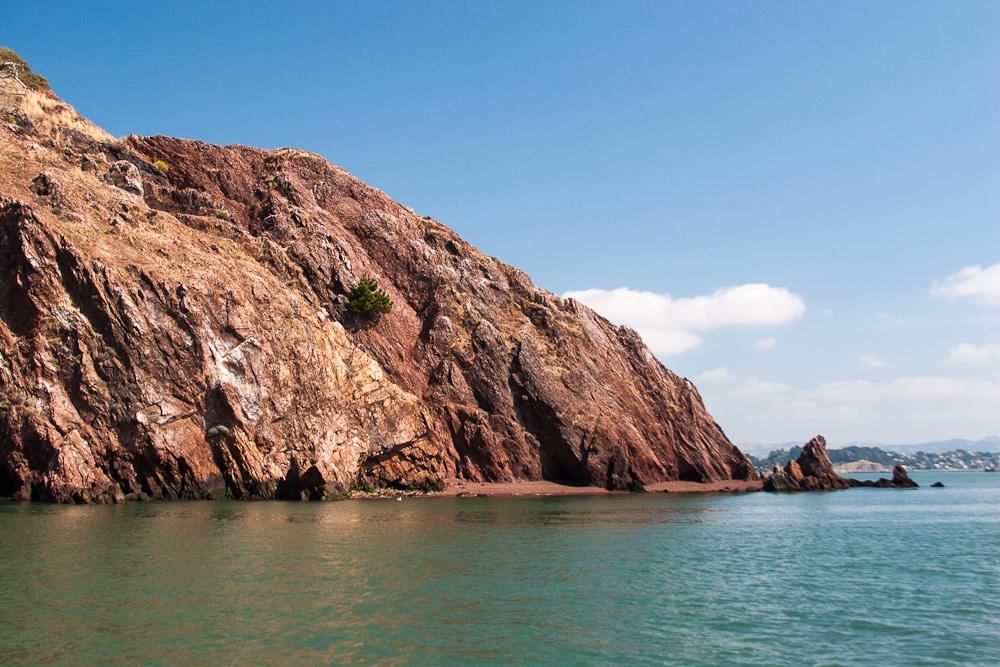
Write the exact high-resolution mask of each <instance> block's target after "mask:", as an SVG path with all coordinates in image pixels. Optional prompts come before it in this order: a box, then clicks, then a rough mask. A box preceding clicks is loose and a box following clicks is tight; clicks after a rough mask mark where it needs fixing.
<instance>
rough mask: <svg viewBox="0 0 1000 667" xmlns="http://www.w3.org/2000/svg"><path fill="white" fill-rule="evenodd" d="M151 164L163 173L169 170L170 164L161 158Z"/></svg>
mask: <svg viewBox="0 0 1000 667" xmlns="http://www.w3.org/2000/svg"><path fill="white" fill-rule="evenodd" d="M153 166H154V167H156V168H157V169H159V170H160V171H162V172H163V173H164V174H165V173H167V172H168V171H170V165H169V164H167V163H166V162H164V161H163V160H157V161H156V162H154V163H153Z"/></svg>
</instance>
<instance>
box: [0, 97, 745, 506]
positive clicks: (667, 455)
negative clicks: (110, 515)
mask: <svg viewBox="0 0 1000 667" xmlns="http://www.w3.org/2000/svg"><path fill="white" fill-rule="evenodd" d="M0 83H2V84H3V90H2V91H0V120H2V124H3V127H0V136H2V138H0V495H2V496H9V497H14V498H24V499H27V498H32V499H42V500H57V501H78V502H87V501H95V502H100V501H107V500H120V499H122V498H126V497H145V496H154V497H162V496H167V497H172V496H185V497H218V496H222V495H229V496H233V497H253V496H260V497H291V498H299V497H313V498H318V497H323V496H324V495H327V494H330V493H335V492H341V491H343V490H345V489H348V488H352V487H356V486H372V487H378V486H392V487H397V488H423V489H432V488H440V487H441V486H442V485H444V484H446V483H448V482H449V480H455V479H465V480H471V481H512V480H542V479H545V480H553V481H561V482H565V483H568V484H574V485H599V486H602V487H607V488H612V489H638V488H641V487H642V486H643V485H645V484H649V483H653V482H662V481H670V480H691V481H704V482H712V481H720V480H725V479H752V478H754V477H755V473H754V470H753V467H752V465H751V464H750V462H749V460H748V459H747V458H746V457H745V456H744V455H743V454H742V453H741V452H740V451H739V450H738V449H737V448H736V447H734V446H733V445H732V444H731V443H730V442H729V440H728V439H727V438H726V436H725V434H724V433H723V432H722V430H721V429H720V428H719V427H718V426H717V425H716V423H715V422H714V421H713V420H712V418H711V416H710V415H709V414H708V413H707V412H706V410H705V408H704V406H703V405H702V401H701V398H700V397H699V395H698V392H697V390H696V389H695V387H694V386H693V385H692V384H691V383H690V382H689V381H687V380H686V379H683V378H680V377H678V376H676V375H675V374H673V373H671V372H670V371H669V370H667V369H665V368H664V367H663V366H662V365H661V364H660V363H659V362H658V361H657V360H656V359H655V358H654V357H653V355H652V354H651V353H650V352H649V350H648V349H647V348H646V346H645V345H644V344H643V343H642V341H641V340H640V339H639V337H638V336H637V335H636V334H635V332H633V331H631V330H629V329H627V328H623V327H616V326H614V325H612V324H610V323H609V322H607V321H606V320H604V319H603V318H601V317H600V316H599V315H597V314H596V313H594V312H593V311H592V310H590V309H588V308H587V307H585V306H583V305H582V304H579V303H577V302H574V301H572V300H562V299H559V298H558V297H556V296H554V295H553V294H550V293H548V292H546V291H544V290H542V289H539V288H538V287H536V286H535V285H533V284H532V283H531V281H530V280H529V279H528V277H527V276H526V275H525V274H524V273H523V272H521V271H519V270H517V269H515V268H512V267H510V266H508V265H506V264H504V263H503V262H500V261H499V260H496V259H494V258H492V257H487V256H485V255H483V254H482V253H480V252H479V251H477V250H476V249H475V248H473V247H472V246H470V245H469V244H468V243H465V242H464V241H462V239H460V238H459V237H458V236H456V235H455V234H454V233H453V232H452V231H451V230H449V229H448V228H447V227H445V226H444V225H442V224H440V223H438V222H435V221H434V220H431V219H429V218H425V217H420V216H418V215H416V214H414V213H413V211H411V210H409V209H407V208H405V207H403V206H401V205H400V204H398V203H396V202H395V201H393V200H392V199H390V198H389V197H387V196H386V195H385V194H383V193H382V192H380V191H379V190H376V189H374V188H371V187H369V186H367V185H365V184H364V183H362V182H360V181H358V180H357V179H355V178H353V177H352V176H351V175H350V174H348V173H347V172H346V171H344V170H343V169H341V168H339V167H336V166H334V165H332V164H330V163H329V162H327V161H325V160H324V159H322V158H320V157H319V156H317V155H313V154H310V153H305V152H302V151H298V150H290V149H282V150H276V151H265V150H259V149H255V148H248V147H245V146H226V147H221V146H212V145H207V144H204V143H200V142H196V141H186V140H181V139H170V138H166V137H129V138H128V139H127V140H125V141H116V140H115V139H113V138H112V137H110V136H108V135H106V134H105V133H103V132H102V131H101V130H99V129H98V128H96V127H95V126H93V125H91V124H90V123H89V122H88V121H86V120H85V119H83V118H81V117H80V116H78V115H77V114H76V113H75V112H74V111H73V110H72V109H71V108H70V107H69V106H68V105H66V104H64V103H62V102H60V101H58V100H56V99H52V98H51V97H49V96H46V95H42V94H39V93H36V92H33V91H31V90H25V89H23V87H20V86H18V85H17V82H15V81H10V80H4V81H0ZM364 274H368V275H370V276H372V277H374V278H375V279H376V280H377V281H378V283H379V284H380V286H381V287H382V288H383V289H385V290H386V291H387V292H388V293H389V295H390V296H391V298H392V300H393V302H394V304H395V305H394V308H393V310H392V311H391V312H390V313H389V314H387V315H385V316H383V317H382V318H381V319H378V320H369V319H365V318H360V317H358V316H356V315H354V314H353V313H351V312H350V311H349V310H348V308H347V302H348V298H347V297H348V295H349V293H350V291H351V289H352V287H353V286H354V285H355V284H356V283H357V281H358V280H359V279H360V278H361V276H362V275H364Z"/></svg>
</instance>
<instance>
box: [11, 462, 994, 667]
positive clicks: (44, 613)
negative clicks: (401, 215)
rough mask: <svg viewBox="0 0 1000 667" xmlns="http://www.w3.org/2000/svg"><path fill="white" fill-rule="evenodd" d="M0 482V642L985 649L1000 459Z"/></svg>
mask: <svg viewBox="0 0 1000 667" xmlns="http://www.w3.org/2000/svg"><path fill="white" fill-rule="evenodd" d="M913 476H914V478H915V479H916V480H917V481H918V482H920V484H921V485H923V487H922V488H920V489H917V490H914V491H898V490H884V489H855V490H850V491H843V492H836V493H818V494H799V495H772V494H763V493H757V494H748V495H725V494H709V495H681V494H644V495H636V496H610V497H609V496H605V497H601V496H595V497H549V498H509V499H503V498H420V499H406V500H404V501H403V502H397V501H395V500H386V501H374V500H373V501H346V502H337V503H278V502H269V503H230V502H214V503H213V502H174V503H146V504H129V505H121V506H110V507H109V506H93V507H91V506H86V507H74V506H51V505H23V504H5V505H0V577H2V578H0V583H2V586H0V651H2V655H0V663H2V664H42V663H65V664H83V663H96V664H164V665H175V664H279V663H284V664H342V665H367V664H381V665H396V664H399V665H403V664H434V665H449V664H454V665H459V664H559V665H571V664H579V665H594V664H613V665H624V664H628V665H632V664H637V665H644V664H648V665H662V664H671V665H673V664H676V665H750V664H753V665H795V666H799V665H860V664H884V665H997V664H1000V622H998V619H1000V512H998V510H1000V475H987V474H982V473H978V474H975V473H970V474H959V473H954V474H948V475H941V476H939V477H940V478H941V479H943V481H944V482H945V483H946V484H947V485H948V486H947V487H946V488H944V489H930V488H927V485H928V484H929V483H930V482H932V481H934V480H936V479H937V478H938V477H929V476H924V475H920V474H914V475H913Z"/></svg>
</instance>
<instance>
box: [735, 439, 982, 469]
mask: <svg viewBox="0 0 1000 667" xmlns="http://www.w3.org/2000/svg"><path fill="white" fill-rule="evenodd" d="M990 440H995V439H993V438H988V439H987V440H985V441H980V443H982V442H989V441H990ZM948 442H949V443H953V442H957V443H967V442H969V441H967V440H955V441H948ZM972 444H973V446H975V445H976V444H977V443H972ZM914 446H915V445H914ZM801 452H802V447H800V446H795V447H791V448H790V449H776V450H774V451H772V452H771V453H770V454H768V455H767V456H765V457H762V458H757V457H754V456H752V455H751V456H750V459H751V460H752V461H753V463H754V466H756V468H757V469H758V470H763V471H769V470H771V469H772V468H773V467H774V466H775V464H777V465H779V466H784V465H785V464H786V463H788V461H789V460H791V459H797V458H798V456H799V454H800V453H801ZM828 453H829V455H830V462H831V463H833V465H834V466H835V467H837V468H838V469H839V470H840V471H841V472H845V471H852V470H853V471H855V472H858V471H863V470H864V469H867V468H869V467H871V465H870V464H877V466H880V467H882V468H884V469H889V468H892V466H894V465H903V466H905V467H906V468H908V469H909V470H987V469H997V468H1000V452H998V451H989V450H984V449H972V448H956V449H953V450H950V451H947V452H933V451H931V452H928V451H923V450H921V451H915V452H911V453H903V452H891V451H886V450H884V449H881V448H880V447H874V446H870V445H866V446H860V445H851V446H849V447H842V448H840V449H830V450H828ZM859 462H864V464H863V465H852V464H858V463H859Z"/></svg>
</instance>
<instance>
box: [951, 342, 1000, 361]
mask: <svg viewBox="0 0 1000 667" xmlns="http://www.w3.org/2000/svg"><path fill="white" fill-rule="evenodd" d="M948 361H951V362H955V363H965V364H989V363H992V362H994V361H1000V343H993V344H986V345H973V344H972V343H960V344H959V345H956V346H955V347H953V348H951V350H950V351H949V352H948Z"/></svg>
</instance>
